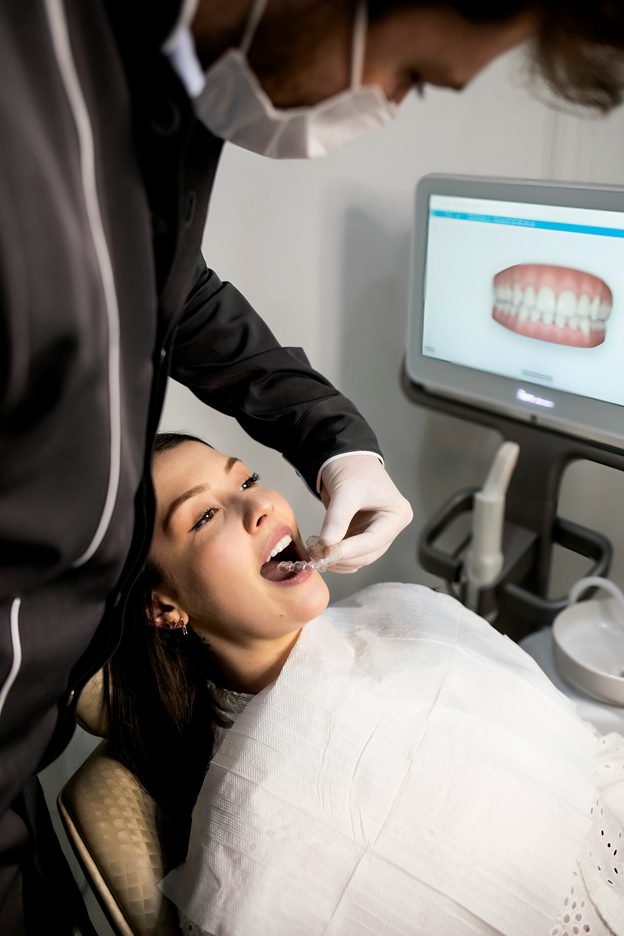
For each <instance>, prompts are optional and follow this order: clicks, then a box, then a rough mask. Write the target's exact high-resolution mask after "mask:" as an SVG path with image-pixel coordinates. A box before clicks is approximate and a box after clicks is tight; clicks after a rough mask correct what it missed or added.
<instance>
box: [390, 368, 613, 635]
mask: <svg viewBox="0 0 624 936" xmlns="http://www.w3.org/2000/svg"><path fill="white" fill-rule="evenodd" d="M402 386H403V390H404V392H405V394H406V395H407V397H408V398H409V399H410V400H412V401H413V402H414V403H417V404H419V405H420V406H425V407H427V408H428V409H431V410H434V411H436V412H441V413H445V414H447V415H449V416H454V417H455V418H457V419H463V420H466V421H468V422H472V423H476V424H478V425H481V426H484V427H487V428H490V429H495V430H496V431H497V432H499V433H500V435H501V437H502V438H503V439H506V440H509V441H511V442H515V443H517V445H518V446H519V453H518V461H517V464H516V468H515V470H514V472H513V475H512V477H511V481H510V483H509V488H508V491H507V497H506V509H505V529H504V541H503V545H504V548H503V553H504V561H503V567H502V569H501V572H500V574H499V575H498V577H497V578H496V579H495V581H494V582H493V583H492V584H491V585H490V586H489V587H488V588H483V589H481V591H480V593H479V601H478V607H477V610H478V611H479V613H481V614H485V615H489V614H491V613H492V612H493V611H494V610H495V609H497V608H498V617H497V619H496V626H497V627H498V628H499V629H500V630H502V631H503V632H504V633H507V634H509V635H510V636H511V637H513V638H514V639H515V640H519V639H521V638H522V637H523V636H525V635H526V634H528V633H530V632H531V631H533V630H535V629H537V628H538V627H541V626H543V625H544V624H549V623H550V622H551V621H552V620H553V618H554V617H555V616H556V615H557V614H558V613H559V611H561V610H562V609H563V608H564V607H565V606H566V604H567V598H566V597H564V598H561V599H550V598H548V597H547V594H548V580H549V575H550V568H551V561H552V550H553V545H554V544H555V543H558V544H559V545H561V546H564V547H565V548H567V549H570V550H572V551H573V552H577V553H579V554H580V555H582V556H585V557H587V558H590V559H592V560H594V566H593V567H592V569H591V571H590V572H589V573H588V574H591V575H605V574H606V573H607V572H608V570H609V566H610V563H611V557H612V546H611V543H610V542H609V541H608V540H607V539H606V538H605V537H604V536H602V535H601V534H599V533H597V532H594V531H592V530H588V529H586V528H585V527H582V526H580V525H579V524H576V523H572V522H571V521H568V520H563V519H562V518H560V517H558V516H557V504H558V499H559V487H560V484H561V478H562V475H563V472H564V471H565V469H566V468H567V467H568V466H569V465H570V464H571V463H572V462H574V461H577V460H579V459H585V460H587V461H592V462H596V463H597V464H601V465H606V466H608V467H611V468H616V469H618V470H620V471H623V470H624V452H622V451H621V450H619V449H617V448H615V447H614V446H609V445H606V444H602V443H600V442H591V441H589V440H583V439H577V438H575V437H574V436H568V435H566V434H565V433H562V432H555V431H553V430H550V429H544V428H543V427H541V426H538V425H535V424H533V423H531V422H523V421H521V420H516V419H513V418H512V417H510V416H505V415H503V414H498V413H493V412H488V411H486V410H482V409H480V408H479V407H478V406H474V405H473V404H470V403H466V402H462V401H459V400H451V399H446V398H444V397H440V396H436V395H434V394H433V393H430V392H429V391H427V390H426V389H425V388H424V387H422V386H420V385H418V384H415V383H414V382H413V381H412V380H411V379H410V378H409V377H408V375H407V372H406V370H405V368H403V370H402ZM478 491H479V489H478V488H471V489H465V490H463V491H460V492H458V493H456V494H455V495H453V497H451V498H450V499H449V500H448V501H447V502H446V504H444V506H443V507H442V508H441V509H440V510H439V511H438V512H437V513H436V514H435V515H434V516H433V517H432V518H431V520H430V521H429V522H428V523H427V524H426V526H425V527H424V528H423V530H422V531H421V535H420V539H419V547H418V557H419V560H420V564H421V565H422V567H423V568H424V569H425V570H426V571H428V572H432V573H433V574H434V575H439V576H441V577H442V578H444V579H446V580H447V581H449V582H455V583H457V584H459V583H460V582H461V577H462V566H463V562H462V561H461V560H460V559H459V558H458V557H453V556H451V555H450V554H448V553H444V552H443V551H441V550H440V549H439V548H437V547H436V545H435V543H436V540H437V539H438V538H439V536H440V534H441V533H442V531H443V530H444V529H446V528H447V527H448V525H449V524H450V523H451V521H452V520H453V519H454V518H455V517H457V516H458V515H459V514H461V513H464V512H466V511H469V510H472V509H473V503H474V498H475V495H476V494H477V493H478Z"/></svg>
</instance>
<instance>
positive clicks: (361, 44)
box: [351, 0, 368, 89]
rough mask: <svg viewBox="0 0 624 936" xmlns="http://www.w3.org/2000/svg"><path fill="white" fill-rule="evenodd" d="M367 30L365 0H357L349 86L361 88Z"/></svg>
mask: <svg viewBox="0 0 624 936" xmlns="http://www.w3.org/2000/svg"><path fill="white" fill-rule="evenodd" d="M367 32H368V10H367V9H366V0H359V3H358V5H357V9H356V11H355V21H354V23H353V46H352V49H351V88H352V89H355V88H361V87H362V78H363V77H364V61H365V58H366V34H367Z"/></svg>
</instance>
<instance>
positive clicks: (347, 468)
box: [313, 455, 413, 572]
mask: <svg viewBox="0 0 624 936" xmlns="http://www.w3.org/2000/svg"><path fill="white" fill-rule="evenodd" d="M321 498H322V500H323V503H324V504H325V507H326V508H327V513H326V514H325V520H324V523H323V527H322V529H321V532H320V534H319V538H318V539H319V542H318V545H316V546H315V547H314V549H313V558H315V559H321V558H325V557H326V558H328V559H329V560H330V563H331V565H330V569H331V571H332V572H357V570H358V569H359V568H361V566H364V565H369V563H371V562H374V561H375V559H378V558H379V557H380V556H381V555H383V553H385V551H386V549H387V548H388V546H389V545H390V543H391V542H392V541H393V540H394V538H395V537H396V536H397V535H398V534H399V533H400V532H401V530H402V529H403V528H404V527H406V526H407V524H408V523H410V521H411V519H412V516H413V514H412V508H411V507H410V504H409V502H408V501H407V500H406V499H405V498H404V497H403V495H402V494H401V493H400V491H399V490H398V489H397V488H396V487H395V485H394V484H393V482H392V480H391V478H390V476H389V474H388V472H387V471H386V469H385V468H384V467H383V465H382V464H381V462H380V461H379V459H378V458H377V457H376V456H374V455H345V456H343V457H342V458H337V459H335V460H334V461H332V462H330V463H329V464H328V465H326V466H325V468H323V473H322V474H321Z"/></svg>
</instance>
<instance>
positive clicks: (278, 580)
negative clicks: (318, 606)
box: [260, 526, 312, 585]
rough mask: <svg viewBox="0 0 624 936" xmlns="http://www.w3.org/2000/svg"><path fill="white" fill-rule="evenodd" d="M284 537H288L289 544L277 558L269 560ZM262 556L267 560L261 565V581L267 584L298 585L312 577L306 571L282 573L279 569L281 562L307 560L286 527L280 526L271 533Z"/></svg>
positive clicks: (301, 548)
mask: <svg viewBox="0 0 624 936" xmlns="http://www.w3.org/2000/svg"><path fill="white" fill-rule="evenodd" d="M285 536H290V537H291V542H290V543H289V544H288V546H287V547H286V548H285V549H284V550H282V552H280V553H278V555H277V556H275V557H274V558H273V559H269V558H268V557H269V556H270V555H271V553H272V551H273V550H274V549H275V547H276V546H277V544H278V543H279V541H280V540H281V539H282V538H283V537H285ZM264 555H265V556H266V557H267V558H266V559H265V561H264V562H263V563H262V566H261V568H260V575H261V576H262V578H263V579H266V581H267V582H271V583H272V584H274V585H298V584H300V583H301V582H304V581H305V580H306V579H307V578H309V577H310V575H312V572H311V571H308V570H304V571H303V572H284V571H283V570H282V569H280V563H281V562H283V561H291V562H292V561H295V562H297V561H302V560H306V559H307V558H308V557H307V555H306V554H305V551H304V549H303V546H302V545H301V544H300V543H298V542H297V540H296V539H295V537H294V536H293V534H292V532H291V530H290V529H289V528H288V527H286V526H280V527H278V528H277V529H276V530H275V531H274V532H273V533H272V535H271V537H270V539H269V541H268V543H267V546H266V549H265V551H264Z"/></svg>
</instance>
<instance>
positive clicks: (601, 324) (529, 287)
mask: <svg viewBox="0 0 624 936" xmlns="http://www.w3.org/2000/svg"><path fill="white" fill-rule="evenodd" d="M612 305H613V294H612V292H611V290H610V289H609V287H608V286H607V284H606V283H605V282H604V280H601V279H600V278H599V277H597V276H594V275H593V274H592V273H586V272H584V271H583V270H576V269H573V268H572V267H560V266H553V265H551V264H546V263H520V264H516V265H515V266H511V267H508V268H507V269H505V270H501V271H500V272H499V273H497V274H496V276H495V277H494V308H493V310H492V318H493V319H494V321H495V322H498V323H499V325H502V326H503V327H504V328H508V329H509V330H510V331H514V332H516V333H517V334H519V335H524V336H525V337H527V338H537V339H539V340H540V341H550V342H553V343H555V344H562V345H569V346H570V347H574V348H595V347H596V346H597V345H599V344H602V342H603V341H604V340H605V335H606V322H607V319H608V318H609V315H610V313H611V308H612Z"/></svg>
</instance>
